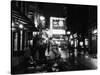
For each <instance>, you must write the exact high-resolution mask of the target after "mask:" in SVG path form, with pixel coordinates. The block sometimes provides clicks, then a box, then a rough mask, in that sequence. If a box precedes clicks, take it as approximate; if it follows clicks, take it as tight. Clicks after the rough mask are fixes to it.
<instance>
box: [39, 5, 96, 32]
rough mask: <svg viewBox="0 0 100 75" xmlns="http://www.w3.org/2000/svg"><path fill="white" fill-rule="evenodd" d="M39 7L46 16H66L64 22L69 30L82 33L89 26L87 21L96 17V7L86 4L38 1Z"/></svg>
mask: <svg viewBox="0 0 100 75" xmlns="http://www.w3.org/2000/svg"><path fill="white" fill-rule="evenodd" d="M90 8H92V11H90ZM40 9H41V10H42V11H43V13H44V15H45V16H46V17H50V16H56V17H67V23H66V24H67V26H68V28H69V30H71V31H72V32H73V33H75V32H78V33H82V34H84V33H86V32H87V30H88V28H89V21H90V20H92V19H94V18H96V9H97V8H96V6H88V5H74V4H56V3H43V4H42V3H40ZM91 13H92V14H91ZM90 16H91V17H90Z"/></svg>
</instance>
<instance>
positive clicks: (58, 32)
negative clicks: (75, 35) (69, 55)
mask: <svg viewBox="0 0 100 75" xmlns="http://www.w3.org/2000/svg"><path fill="white" fill-rule="evenodd" d="M52 33H53V34H65V30H62V29H55V30H54V29H53V30H52Z"/></svg>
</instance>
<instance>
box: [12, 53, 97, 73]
mask: <svg viewBox="0 0 100 75" xmlns="http://www.w3.org/2000/svg"><path fill="white" fill-rule="evenodd" d="M18 68H19V69H18V70H16V71H15V72H13V73H14V74H25V73H46V72H62V71H77V70H95V69H97V58H92V57H90V56H87V55H81V56H78V57H76V58H75V57H74V58H73V57H70V58H69V59H66V61H62V60H61V59H57V60H48V61H42V63H41V61H36V62H32V63H28V65H24V67H23V68H22V66H18Z"/></svg>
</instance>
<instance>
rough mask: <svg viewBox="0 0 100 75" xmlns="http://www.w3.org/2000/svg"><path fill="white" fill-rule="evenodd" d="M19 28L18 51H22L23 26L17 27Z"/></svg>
mask: <svg viewBox="0 0 100 75" xmlns="http://www.w3.org/2000/svg"><path fill="white" fill-rule="evenodd" d="M19 28H20V50H21V51H22V49H23V47H22V46H23V30H22V29H23V28H24V26H23V25H22V24H20V25H19Z"/></svg>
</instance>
